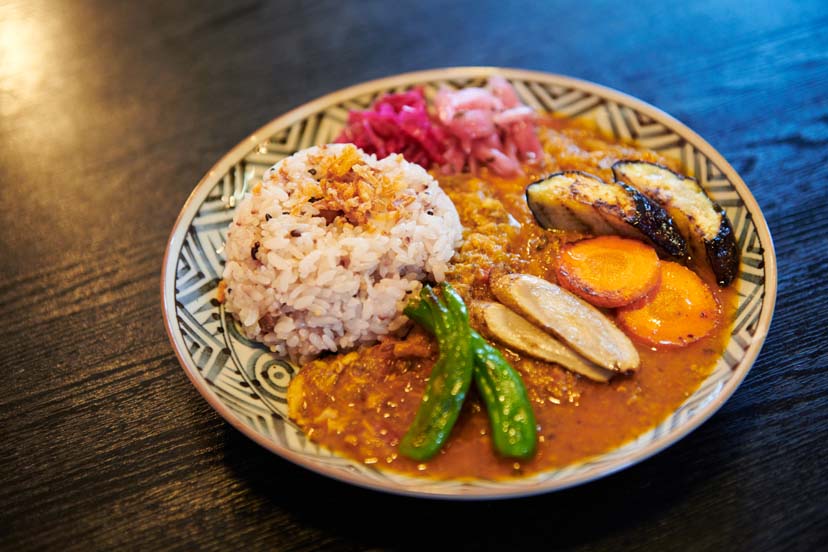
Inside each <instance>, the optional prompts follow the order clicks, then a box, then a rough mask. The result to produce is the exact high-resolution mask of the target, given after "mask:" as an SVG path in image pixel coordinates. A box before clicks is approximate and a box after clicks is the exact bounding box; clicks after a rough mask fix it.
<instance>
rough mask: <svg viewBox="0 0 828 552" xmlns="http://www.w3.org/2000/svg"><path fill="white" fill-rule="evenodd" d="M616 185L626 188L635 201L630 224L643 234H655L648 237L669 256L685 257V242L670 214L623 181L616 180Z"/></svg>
mask: <svg viewBox="0 0 828 552" xmlns="http://www.w3.org/2000/svg"><path fill="white" fill-rule="evenodd" d="M618 185H619V186H621V187H622V188H624V189H625V190H627V191H628V192H629V193H630V194H631V195H632V196H633V200H634V201H635V219H634V220H633V221H632V222H630V224H632V225H633V226H635V227H636V228H638V229H639V230H641V232H642V233H643V234H644V235H645V236H656V237H657V239H653V238H650V239H651V240H652V241H653V243H655V244H656V245H657V246H658V247H660V248H661V249H662V251H664V252H665V253H667V255H669V256H670V257H675V258H681V257H686V256H687V242H686V241H685V240H684V238H683V237H682V236H681V233H680V232H679V231H678V229H677V228H676V225H675V223H674V222H673V219H672V218H670V215H668V214H667V212H666V211H665V210H664V209H662V207H661V206H660V205H659V204H658V203H655V202H653V201H650V200H649V199H647V196H645V195H644V194H642V193H641V192H639V191H638V190H636V189H635V188H633V187H632V186H629V185H627V184H625V183H623V182H618Z"/></svg>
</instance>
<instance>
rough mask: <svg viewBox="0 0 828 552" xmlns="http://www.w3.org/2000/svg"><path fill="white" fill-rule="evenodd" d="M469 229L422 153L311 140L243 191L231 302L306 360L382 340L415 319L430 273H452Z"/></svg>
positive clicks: (277, 348) (235, 227)
mask: <svg viewBox="0 0 828 552" xmlns="http://www.w3.org/2000/svg"><path fill="white" fill-rule="evenodd" d="M461 237H462V227H461V225H460V220H459V218H458V216H457V211H456V210H455V208H454V204H453V203H452V202H451V200H450V199H449V198H448V196H447V195H446V194H445V193H444V192H443V191H442V190H441V189H440V187H439V185H438V184H437V182H436V181H435V180H434V179H433V178H432V177H431V176H430V175H429V174H428V173H427V172H426V171H425V170H424V169H423V168H422V167H420V166H419V165H416V164H413V163H408V162H406V161H405V160H404V159H403V157H402V156H401V155H391V156H389V157H386V158H385V159H382V160H377V159H376V157H375V156H373V155H367V154H365V153H364V152H362V151H361V150H359V149H357V148H356V147H354V146H353V145H350V144H333V145H327V146H320V147H313V148H309V149H307V150H303V151H300V152H298V153H296V154H294V155H292V156H291V157H288V158H286V159H284V160H282V161H280V162H279V163H277V164H276V165H274V166H273V167H271V168H270V169H268V171H267V172H266V173H265V175H264V177H263V179H262V183H261V184H258V185H256V186H254V188H253V190H252V193H249V194H247V195H246V196H245V198H244V199H243V200H242V201H241V202H240V203H239V205H238V208H237V210H236V213H235V216H234V218H233V222H232V223H231V225H230V228H229V231H228V235H227V243H226V246H225V254H226V257H227V264H226V266H225V269H224V274H223V279H224V282H223V285H222V289H223V295H224V297H223V299H224V305H225V309H226V310H227V311H228V312H230V313H232V314H233V315H234V316H235V317H236V318H237V319H238V320H239V322H240V324H241V327H242V330H243V333H244V334H245V335H246V336H247V337H248V338H250V339H253V340H256V341H261V342H262V343H264V344H265V345H267V346H268V347H269V348H270V349H271V350H272V351H273V352H275V353H277V354H279V355H288V356H289V357H291V358H292V359H293V360H297V361H305V360H308V359H310V358H312V357H314V356H316V355H318V354H319V353H321V352H323V351H341V350H343V349H349V348H352V347H354V346H356V345H359V344H361V343H369V342H373V341H375V340H376V339H377V338H378V337H380V336H383V335H386V334H388V333H391V332H394V331H396V330H398V329H399V328H400V327H402V326H403V325H404V324H405V322H406V320H407V319H406V318H405V316H404V315H403V314H402V309H403V307H404V306H405V304H406V302H407V300H408V298H409V297H410V296H411V294H413V293H416V292H417V291H419V289H420V287H421V285H422V284H421V281H423V280H433V281H436V282H440V281H442V280H443V279H444V277H445V273H446V270H447V269H448V262H449V260H450V259H451V257H452V255H453V254H454V250H455V248H456V247H458V246H459V244H460V242H461Z"/></svg>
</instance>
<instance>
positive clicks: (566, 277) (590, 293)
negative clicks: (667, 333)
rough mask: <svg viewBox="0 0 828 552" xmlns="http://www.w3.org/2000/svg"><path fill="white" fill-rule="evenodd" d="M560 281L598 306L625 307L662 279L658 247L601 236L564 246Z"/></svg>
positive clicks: (648, 291) (656, 285)
mask: <svg viewBox="0 0 828 552" xmlns="http://www.w3.org/2000/svg"><path fill="white" fill-rule="evenodd" d="M557 274H558V282H559V283H560V284H561V285H562V286H563V287H565V288H566V289H568V290H569V291H571V292H572V293H574V294H575V295H578V296H579V297H581V298H583V299H584V300H586V301H588V302H590V303H592V304H593V305H595V306H598V307H608V308H613V307H623V306H625V305H629V304H631V303H634V302H635V301H638V300H639V299H641V298H643V297H645V296H647V295H648V294H650V293H652V292H653V291H654V290H655V289H656V287H658V283H659V281H660V278H661V265H660V262H659V260H658V254H656V252H655V249H653V248H652V247H650V246H649V245H646V244H644V243H642V242H640V241H637V240H631V239H627V238H621V237H618V236H599V237H597V238H589V239H586V240H581V241H577V242H573V243H569V244H566V245H564V246H563V247H562V248H561V252H560V256H559V258H558V268H557Z"/></svg>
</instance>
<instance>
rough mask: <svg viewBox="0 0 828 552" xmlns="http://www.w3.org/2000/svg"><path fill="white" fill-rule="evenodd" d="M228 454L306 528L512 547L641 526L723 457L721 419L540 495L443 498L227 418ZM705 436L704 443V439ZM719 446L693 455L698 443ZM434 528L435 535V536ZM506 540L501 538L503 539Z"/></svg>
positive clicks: (571, 541)
mask: <svg viewBox="0 0 828 552" xmlns="http://www.w3.org/2000/svg"><path fill="white" fill-rule="evenodd" d="M226 432H227V435H226V440H225V442H226V444H227V445H226V450H225V461H226V463H227V465H228V467H229V468H230V470H231V471H232V472H233V473H235V474H236V476H237V477H238V479H239V480H240V482H244V483H246V484H247V486H248V488H249V491H250V492H251V493H253V494H257V495H259V496H260V497H261V502H262V503H264V504H269V505H271V507H272V510H271V511H270V512H260V514H261V517H262V518H264V519H266V518H267V517H268V516H269V515H277V513H278V512H282V513H281V515H284V512H288V513H289V515H290V516H291V517H292V518H293V519H295V520H297V521H298V522H299V523H301V524H303V525H305V526H306V528H315V529H316V530H317V531H319V532H320V533H321V534H323V535H325V536H327V537H331V536H334V535H335V536H337V537H338V538H340V539H342V540H343V544H345V543H350V544H358V545H359V546H360V547H380V548H394V549H409V548H419V549H424V548H428V547H432V546H434V545H435V542H437V541H436V540H435V539H438V540H439V542H440V544H441V545H442V546H446V547H448V546H461V547H462V549H464V550H468V549H494V548H500V549H501V550H504V549H512V550H517V549H521V545H522V544H525V545H526V546H529V545H530V544H531V543H535V544H537V543H539V542H544V543H545V546H546V547H547V548H549V547H556V548H567V547H572V546H575V545H577V544H578V543H583V542H585V541H589V542H596V541H601V540H602V539H603V538H605V537H607V536H609V535H612V534H615V533H618V532H621V531H622V530H623V529H625V528H630V527H635V526H642V525H646V524H649V523H651V522H652V519H654V518H655V517H659V516H657V515H656V514H657V513H659V512H661V515H660V517H661V518H662V519H663V518H664V511H665V510H670V509H671V508H674V507H676V506H677V505H678V504H680V503H681V502H682V501H683V500H685V497H686V496H687V495H688V494H691V493H692V491H693V489H694V487H695V486H697V485H699V484H700V483H702V482H703V480H704V479H707V475H708V474H710V473H714V472H715V471H716V466H717V465H719V466H721V465H722V464H723V463H726V459H725V455H726V451H727V450H728V446H727V440H728V437H727V436H726V435H725V434H724V433H725V432H724V431H723V426H719V425H718V424H707V425H706V426H705V427H703V428H700V429H699V430H698V431H696V432H694V433H691V434H690V435H689V436H688V437H686V438H685V439H684V440H682V441H680V442H679V443H677V444H676V445H674V446H673V447H671V448H668V449H667V450H666V451H663V452H661V453H660V454H657V455H656V456H654V457H652V458H650V459H648V460H646V461H644V462H643V463H640V464H637V465H635V466H632V467H630V468H628V469H626V470H624V471H622V472H619V473H616V474H613V475H610V476H608V477H605V478H603V479H600V480H597V481H593V482H591V483H588V484H585V485H581V486H578V487H574V488H571V489H566V490H563V491H558V492H553V493H547V494H543V495H537V496H531V497H525V498H518V499H505V500H486V501H447V500H435V499H421V498H412V497H405V496H398V495H392V494H387V493H383V492H378V491H372V490H368V489H362V488H359V487H354V486H351V485H348V484H345V483H341V482H339V481H336V480H333V479H329V478H327V477H323V476H321V475H317V474H315V473H313V472H311V471H309V470H306V469H304V468H301V467H299V466H296V465H294V464H292V463H290V462H287V461H285V460H283V459H281V458H279V457H278V456H275V455H274V454H272V453H271V452H269V451H267V450H265V449H263V448H261V447H260V446H259V445H257V444H256V443H254V442H253V441H251V440H249V439H247V438H246V437H245V436H244V435H243V434H241V433H239V432H238V431H236V430H234V429H233V428H232V427H230V426H229V425H228V426H226ZM702 444H704V446H703V447H702ZM702 448H703V449H704V450H706V451H710V450H713V451H716V453H715V454H713V455H710V454H705V455H699V454H698V451H699V450H700V449H702ZM437 535H440V536H439V537H437ZM504 546H505V547H506V548H503V547H504Z"/></svg>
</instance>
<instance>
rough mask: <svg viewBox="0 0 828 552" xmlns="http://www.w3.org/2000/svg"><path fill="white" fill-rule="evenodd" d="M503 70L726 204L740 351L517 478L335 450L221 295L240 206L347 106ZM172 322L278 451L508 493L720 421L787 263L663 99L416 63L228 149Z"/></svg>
mask: <svg viewBox="0 0 828 552" xmlns="http://www.w3.org/2000/svg"><path fill="white" fill-rule="evenodd" d="M494 73H497V74H499V75H502V76H504V77H506V78H507V79H508V80H510V81H511V82H512V84H513V85H514V86H515V88H516V89H517V91H518V93H519V95H520V97H521V99H522V100H523V101H524V103H526V104H528V105H530V106H532V107H534V108H536V109H538V110H546V111H555V112H557V113H559V114H562V115H565V116H567V117H571V118H575V119H590V120H592V121H594V122H595V123H596V124H597V125H598V126H599V127H600V128H601V129H602V130H604V131H605V132H606V133H608V134H610V135H612V136H615V137H616V138H619V139H627V140H629V139H632V140H636V141H638V143H640V144H641V145H642V146H644V147H647V148H650V149H653V150H656V151H658V152H660V153H661V154H663V155H666V156H670V157H674V158H676V159H678V160H679V161H680V162H681V165H682V169H683V172H685V173H690V174H693V175H695V176H696V178H697V179H698V180H699V182H700V183H701V184H702V186H704V188H705V189H706V190H707V191H708V193H709V194H710V195H711V196H712V197H713V199H714V200H715V201H717V202H718V203H719V204H720V205H721V206H723V207H724V208H725V209H726V211H727V215H728V217H729V218H730V220H731V222H732V224H733V228H734V230H735V235H736V237H737V239H738V244H739V248H740V249H741V255H742V265H741V270H740V273H739V278H738V282H737V284H736V285H737V286H738V293H739V306H738V316H737V319H736V322H735V323H734V325H733V333H732V335H731V337H730V340H729V343H728V346H727V349H726V351H725V353H724V355H723V356H722V358H721V359H719V362H718V364H717V366H716V368H715V369H714V370H713V372H712V373H711V374H710V376H709V377H708V378H707V379H706V380H705V381H704V382H703V383H702V385H701V386H700V387H699V389H698V390H697V391H696V392H695V393H693V395H692V396H690V397H689V398H688V399H687V400H686V401H685V402H684V403H683V404H682V405H681V406H680V407H679V408H678V409H677V410H676V411H675V412H673V414H672V415H670V416H669V417H668V418H667V419H665V420H664V421H663V422H662V423H660V424H659V425H658V426H656V427H654V428H653V429H652V430H650V431H648V432H646V433H644V434H642V435H639V436H638V437H637V438H636V439H634V440H632V441H630V442H628V443H626V444H624V445H623V446H621V447H619V448H617V449H614V450H612V451H610V452H607V453H606V454H602V455H600V456H597V457H593V458H590V459H588V460H586V461H584V462H582V463H579V464H575V465H571V466H567V467H565V468H563V469H556V470H552V471H547V472H543V473H540V474H538V475H535V476H531V477H528V478H525V479H519V480H509V481H499V482H498V481H483V480H476V481H471V482H452V481H448V482H444V481H431V480H426V479H418V478H412V477H408V476H403V475H398V474H394V473H389V472H383V471H378V470H376V469H374V468H372V467H370V466H366V465H363V464H360V463H358V462H354V461H351V460H349V459H346V458H342V457H339V456H336V455H334V454H332V453H330V452H329V451H327V450H325V449H323V448H321V447H319V446H317V445H315V444H314V443H312V442H310V441H309V440H307V439H306V438H305V436H304V435H303V434H302V432H301V431H300V430H299V429H298V428H297V427H296V426H295V425H294V424H293V423H291V422H290V421H289V420H288V419H287V416H286V401H285V394H286V391H287V386H288V383H289V382H290V379H291V377H292V376H293V375H294V373H295V369H294V368H293V367H292V366H291V365H290V364H288V363H286V362H284V361H283V360H281V359H279V358H276V357H274V356H273V355H271V354H270V353H269V352H268V351H267V350H266V349H264V348H263V347H261V346H258V345H257V344H255V343H252V342H250V341H248V340H247V339H245V338H244V337H243V336H241V335H239V333H238V332H237V330H236V326H235V325H234V324H233V321H232V319H231V318H230V317H229V315H225V313H224V311H223V309H222V307H221V305H220V304H219V302H218V300H217V299H216V286H217V285H218V283H219V279H220V278H221V273H222V269H223V264H224V261H223V259H222V255H221V253H220V252H221V250H222V247H223V244H224V239H225V235H226V230H227V226H228V224H229V222H230V221H231V219H232V216H233V210H234V206H235V205H236V202H238V201H239V199H240V198H241V196H242V195H243V193H244V192H245V190H247V189H248V188H249V187H250V186H251V185H252V184H253V183H255V182H256V180H257V179H260V178H261V175H262V172H263V171H264V170H265V169H267V168H268V167H270V166H271V165H273V164H274V163H276V162H277V161H279V160H280V159H282V158H284V157H286V156H288V155H290V154H292V153H293V152H295V151H297V150H300V149H303V148H307V147H309V146H312V145H316V144H324V143H328V142H331V141H333V139H334V138H335V137H336V135H337V134H338V133H339V131H340V129H341V128H342V126H343V125H344V123H345V120H346V117H347V113H348V110H350V109H365V108H366V107H368V106H369V105H370V104H371V103H372V102H373V101H374V99H375V98H377V97H378V96H379V95H381V94H383V93H386V92H393V91H400V90H405V89H407V88H410V87H412V86H415V85H420V86H424V87H425V89H426V92H427V93H429V92H433V91H434V90H436V89H437V88H438V87H439V86H441V85H447V86H450V87H452V88H460V87H465V86H478V85H482V84H484V83H485V82H486V80H487V77H488V76H489V75H491V74H494ZM162 294H163V310H164V317H165V320H166V327H167V332H168V333H169V336H170V340H171V342H172V345H173V347H174V349H175V351H176V354H177V355H178V358H179V360H180V361H181V364H182V366H183V367H184V370H185V372H186V373H187V376H188V377H189V378H190V380H191V381H192V382H193V384H194V385H195V386H196V388H197V389H198V390H199V392H200V393H201V394H202V395H203V396H204V397H205V398H206V399H207V401H208V402H209V403H210V404H211V405H212V406H213V407H214V408H215V409H216V410H217V411H218V412H219V414H221V415H222V416H223V417H224V418H225V419H226V420H227V421H228V422H230V423H231V424H232V425H233V426H235V427H236V428H237V429H239V430H240V431H241V432H243V433H244V434H246V435H247V436H248V437H250V438H251V439H253V440H254V441H256V442H257V443H259V444H260V445H262V446H264V447H265V448H267V449H269V450H271V451H273V452H275V453H276V454H278V455H280V456H282V457H284V458H286V459H288V460H290V461H292V462H294V463H296V464H299V465H301V466H305V467H306V468H309V469H311V470H314V471H316V472H319V473H322V474H325V475H327V476H330V477H333V478H336V479H339V480H341V481H345V482H348V483H352V484H356V485H360V486H363V487H368V488H372V489H378V490H383V491H388V492H394V493H399V494H406V495H415V496H430V497H443V498H457V499H463V498H504V497H512V496H523V495H530V494H536V493H542V492H548V491H553V490H557V489H562V488H565V487H570V486H573V485H576V484H579V483H584V482H587V481H590V480H593V479H596V478H598V477H601V476H604V475H607V474H609V473H612V472H615V471H618V470H620V469H623V468H625V467H628V466H630V465H632V464H634V463H636V462H639V461H641V460H643V459H645V458H647V457H648V456H651V455H652V454H655V453H656V452H658V451H660V450H663V449H664V448H665V447H667V446H669V445H671V444H673V443H675V442H676V441H678V440H679V439H681V438H682V437H684V436H685V435H687V434H688V433H689V432H690V431H692V430H693V429H694V428H696V427H698V426H699V425H700V424H701V423H702V422H704V421H705V420H706V419H707V418H709V417H710V416H711V415H712V414H713V413H714V412H715V411H716V410H717V409H718V408H719V407H721V406H722V404H723V403H724V402H725V401H726V400H727V399H728V397H730V396H731V395H732V394H733V392H734V391H735V390H736V388H737V386H738V385H739V383H741V381H742V380H743V379H744V377H745V375H746V374H747V372H748V370H749V369H750V367H751V365H752V364H753V362H754V360H755V359H756V356H757V355H758V354H759V350H760V348H761V346H762V343H763V342H764V339H765V335H766V333H767V331H768V327H769V325H770V320H771V316H772V314H773V308H774V302H775V298H776V260H775V256H774V251H773V244H772V241H771V236H770V233H769V231H768V227H767V224H766V223H765V220H764V217H763V216H762V213H761V211H760V210H759V207H758V206H757V204H756V201H755V200H754V198H753V196H752V195H751V194H750V191H749V190H748V188H747V186H746V185H745V183H744V182H742V179H741V178H740V177H739V175H738V174H736V171H734V170H733V168H732V167H731V166H730V165H729V164H728V163H727V161H725V160H724V158H723V157H722V156H721V155H719V153H717V152H716V150H714V149H713V148H712V147H711V146H710V145H709V144H708V143H707V142H705V141H704V140H703V139H702V138H700V137H699V136H698V135H696V134H695V133H694V132H693V131H691V130H690V129H688V128H687V127H686V126H684V125H683V124H681V123H679V122H678V121H676V120H675V119H673V118H672V117H670V116H668V115H666V114H665V113H663V112H661V111H659V110H658V109H656V108H654V107H652V106H650V105H648V104H646V103H644V102H642V101H640V100H636V99H634V98H631V97H629V96H626V95H624V94H622V93H619V92H616V91H614V90H610V89H607V88H604V87H601V86H598V85H595V84H591V83H588V82H584V81H580V80H575V79H571V78H567V77H562V76H557V75H550V74H545V73H537V72H530V71H523V70H514V69H501V68H491V67H467V68H451V69H439V70H433V71H425V72H419V73H409V74H404V75H399V76H394V77H389V78H385V79H381V80H377V81H372V82H367V83H364V84H359V85H356V86H352V87H350V88H347V89H344V90H340V91H338V92H334V93H333V94H330V95H327V96H325V97H323V98H320V99H317V100H315V101H313V102H310V103H308V104H305V105H303V106H301V107H299V108H297V109H294V110H293V111H291V112H289V113H287V114H285V115H282V116H281V117H279V118H277V119H275V120H274V121H272V122H270V123H268V124H267V125H265V126H264V127H262V128H261V129H260V130H258V131H257V132H256V133H254V134H253V135H251V136H250V137H248V138H247V139H246V140H244V141H243V142H242V143H241V144H239V145H238V146H236V147H235V148H234V149H233V150H232V151H230V152H229V153H228V154H227V155H225V156H224V157H223V158H222V159H221V160H220V161H219V162H218V163H217V164H216V165H215V166H214V167H213V168H212V169H211V170H210V171H209V172H208V173H207V175H206V176H205V177H204V178H203V179H202V180H201V182H199V183H198V185H197V186H196V187H195V190H194V191H193V193H192V195H191V196H190V198H189V199H188V200H187V203H186V204H185V205H184V208H183V209H182V211H181V214H180V215H179V217H178V220H177V221H176V223H175V227H174V228H173V231H172V234H171V236H170V240H169V243H168V245H167V251H166V255H165V258H164V266H163V273H162Z"/></svg>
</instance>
